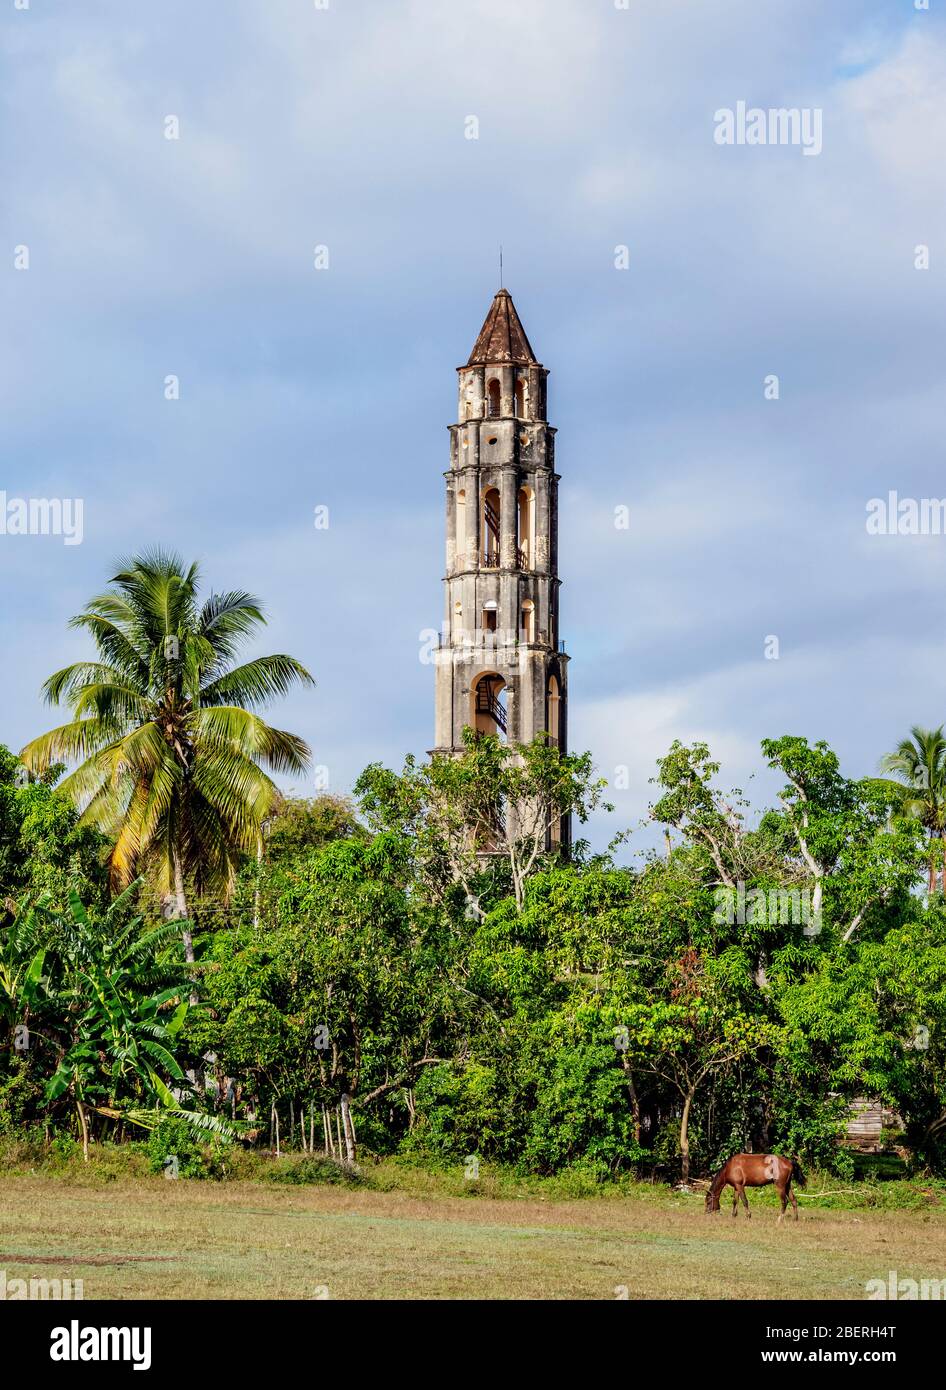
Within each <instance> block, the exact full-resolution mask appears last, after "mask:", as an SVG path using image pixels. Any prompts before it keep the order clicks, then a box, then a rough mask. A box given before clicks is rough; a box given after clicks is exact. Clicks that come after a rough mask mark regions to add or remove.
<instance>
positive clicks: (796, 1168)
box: [792, 1155, 807, 1187]
mask: <svg viewBox="0 0 946 1390" xmlns="http://www.w3.org/2000/svg"><path fill="white" fill-rule="evenodd" d="M792 1180H793V1181H794V1182H796V1183H797V1184H798V1186H799V1187H804V1186H805V1183H806V1181H807V1179H806V1178H805V1175H804V1173H803V1172H802V1170H801V1164H800V1163H799V1162H798V1159H797V1158H795V1156H794V1155H793V1156H792Z"/></svg>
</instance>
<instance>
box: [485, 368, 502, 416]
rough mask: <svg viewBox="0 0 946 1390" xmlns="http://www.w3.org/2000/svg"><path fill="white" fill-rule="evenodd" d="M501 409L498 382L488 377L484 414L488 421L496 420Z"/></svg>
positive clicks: (494, 378)
mask: <svg viewBox="0 0 946 1390" xmlns="http://www.w3.org/2000/svg"><path fill="white" fill-rule="evenodd" d="M501 408H502V395H501V388H500V385H499V381H498V380H497V378H496V377H490V379H489V381H488V382H487V384H486V414H487V417H488V418H489V419H490V420H498V419H499V412H500V410H501Z"/></svg>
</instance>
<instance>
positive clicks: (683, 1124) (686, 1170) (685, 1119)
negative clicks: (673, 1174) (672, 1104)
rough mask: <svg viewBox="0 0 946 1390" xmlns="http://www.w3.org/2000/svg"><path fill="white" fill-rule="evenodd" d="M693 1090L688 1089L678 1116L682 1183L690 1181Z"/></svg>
mask: <svg viewBox="0 0 946 1390" xmlns="http://www.w3.org/2000/svg"><path fill="white" fill-rule="evenodd" d="M693 1096H694V1092H693V1091H692V1090H691V1091H688V1092H687V1097H686V1100H685V1101H684V1102H683V1114H682V1115H681V1116H680V1176H681V1178H682V1180H683V1182H684V1184H686V1183H688V1182H689V1181H690V1107H691V1106H692V1104H693Z"/></svg>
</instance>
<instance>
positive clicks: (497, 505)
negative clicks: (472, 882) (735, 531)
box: [431, 290, 569, 843]
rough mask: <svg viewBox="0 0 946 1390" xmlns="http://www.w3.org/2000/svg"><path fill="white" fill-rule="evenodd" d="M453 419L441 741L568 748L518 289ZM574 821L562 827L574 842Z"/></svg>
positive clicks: (507, 300) (539, 423)
mask: <svg viewBox="0 0 946 1390" xmlns="http://www.w3.org/2000/svg"><path fill="white" fill-rule="evenodd" d="M457 372H458V375H459V409H458V416H457V419H458V423H457V424H455V425H451V426H450V468H449V469H448V471H447V472H446V473H445V474H444V476H445V478H446V480H447V564H446V575H445V578H444V581H443V584H444V621H443V629H442V637H441V646H440V649H439V651H438V653H437V694H436V734H435V739H436V747H435V748H434V749H432V750H431V751H432V752H433V753H435V754H436V753H441V754H444V753H447V754H449V753H452V752H458V751H460V750H461V749H462V748H463V729H464V726H466V725H469V726H470V727H472V728H473V729H476V730H477V731H478V732H481V733H487V734H495V735H497V736H498V737H499V738H501V739H503V740H507V739H508V741H509V742H511V743H528V742H529V741H530V740H531V739H532V738H534V737H535V735H536V734H540V733H543V732H544V733H547V734H548V736H549V738H550V740H551V741H552V742H553V743H555V744H557V745H558V747H559V748H561V749H562V750H563V751H565V750H566V749H567V712H568V701H567V681H566V668H567V663H568V658H567V656H566V655H565V653H564V649H563V644H562V643H561V642H560V641H559V631H558V615H559V586H560V583H561V581H560V580H559V578H558V481H559V479H558V474H557V473H556V472H555V430H554V429H552V427H551V426H550V425H549V424H548V421H547V420H546V378H547V376H548V372H547V371H546V369H545V368H544V367H543V366H542V365H541V364H540V363H539V362H538V361H537V360H536V357H535V354H534V352H533V351H532V348H531V346H530V344H529V339H528V338H527V337H526V334H525V330H524V328H523V327H522V324H521V322H520V321H519V315H518V314H517V313H516V308H515V305H514V304H513V302H512V297H511V295H510V294H509V291H508V290H500V291H499V293H498V294H497V295H496V297H495V299H494V300H493V303H492V306H491V308H490V311H489V313H488V314H487V316H486V322H485V323H484V324H483V327H482V329H481V330H480V335H479V337H478V338H477V340H476V343H475V344H474V347H473V351H472V352H471V354H470V360H469V361H468V362H467V364H466V366H464V367H458V368H457ZM568 836H569V827H568V825H567V823H564V822H563V824H562V825H561V826H559V827H556V828H555V829H554V830H553V833H552V839H553V840H554V841H561V842H563V843H567V841H568Z"/></svg>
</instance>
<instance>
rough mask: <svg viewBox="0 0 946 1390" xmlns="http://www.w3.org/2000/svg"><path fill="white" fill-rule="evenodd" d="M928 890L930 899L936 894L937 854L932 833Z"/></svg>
mask: <svg viewBox="0 0 946 1390" xmlns="http://www.w3.org/2000/svg"><path fill="white" fill-rule="evenodd" d="M926 890H927V893H928V894H929V896H930V897H932V896H933V894H934V893H935V892H936V852H935V850H934V848H933V835H932V832H931V833H930V869H929V875H928V878H927V884H926Z"/></svg>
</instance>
